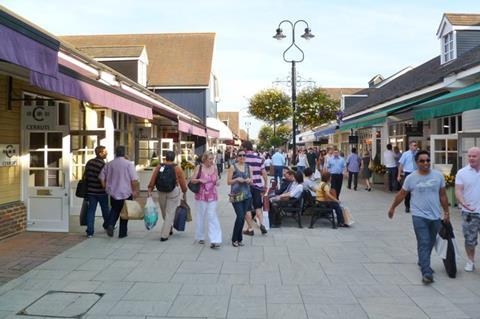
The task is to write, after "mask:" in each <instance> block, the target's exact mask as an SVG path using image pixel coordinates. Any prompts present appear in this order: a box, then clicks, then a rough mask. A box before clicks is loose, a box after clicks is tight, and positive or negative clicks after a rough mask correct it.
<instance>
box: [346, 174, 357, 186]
mask: <svg viewBox="0 0 480 319" xmlns="http://www.w3.org/2000/svg"><path fill="white" fill-rule="evenodd" d="M352 177H353V188H354V189H357V186H358V172H350V171H348V188H352Z"/></svg>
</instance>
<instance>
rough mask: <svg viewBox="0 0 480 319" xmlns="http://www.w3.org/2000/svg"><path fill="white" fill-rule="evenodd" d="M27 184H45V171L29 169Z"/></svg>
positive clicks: (30, 185)
mask: <svg viewBox="0 0 480 319" xmlns="http://www.w3.org/2000/svg"><path fill="white" fill-rule="evenodd" d="M28 186H29V187H35V186H39V187H42V186H45V171H43V170H38V171H33V170H31V171H30V174H29V176H28Z"/></svg>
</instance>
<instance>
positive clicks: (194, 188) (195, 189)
mask: <svg viewBox="0 0 480 319" xmlns="http://www.w3.org/2000/svg"><path fill="white" fill-rule="evenodd" d="M201 175H202V164H200V167H199V168H198V174H197V177H196V178H197V179H199V178H200V176H201ZM187 186H188V189H189V190H191V191H192V192H193V193H195V194H197V193H198V192H199V191H200V183H192V181H191V180H190V181H189V182H188V185H187Z"/></svg>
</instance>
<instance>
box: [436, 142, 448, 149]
mask: <svg viewBox="0 0 480 319" xmlns="http://www.w3.org/2000/svg"><path fill="white" fill-rule="evenodd" d="M445 148H446V145H445V140H435V151H445Z"/></svg>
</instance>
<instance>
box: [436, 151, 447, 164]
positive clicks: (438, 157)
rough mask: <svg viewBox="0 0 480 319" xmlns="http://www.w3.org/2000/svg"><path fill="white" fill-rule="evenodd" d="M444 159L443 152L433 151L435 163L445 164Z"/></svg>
mask: <svg viewBox="0 0 480 319" xmlns="http://www.w3.org/2000/svg"><path fill="white" fill-rule="evenodd" d="M445 161H446V157H445V152H438V153H435V163H436V164H445Z"/></svg>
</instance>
